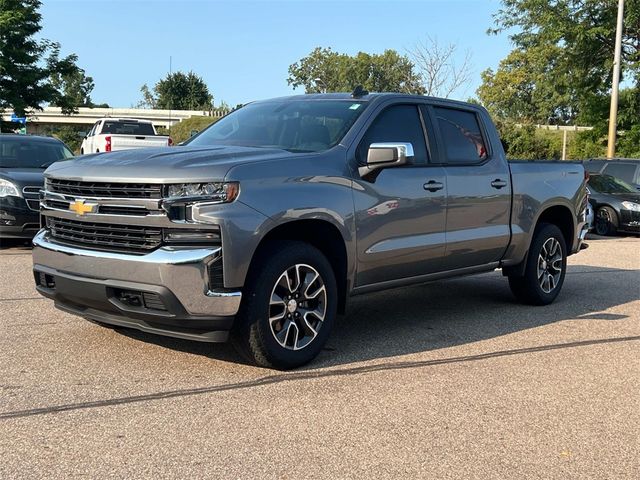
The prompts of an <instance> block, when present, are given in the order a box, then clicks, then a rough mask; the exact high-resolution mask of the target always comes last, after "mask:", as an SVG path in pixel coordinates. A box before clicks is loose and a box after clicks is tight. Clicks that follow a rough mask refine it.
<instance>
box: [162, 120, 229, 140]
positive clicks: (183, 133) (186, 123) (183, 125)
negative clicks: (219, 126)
mask: <svg viewBox="0 0 640 480" xmlns="http://www.w3.org/2000/svg"><path fill="white" fill-rule="evenodd" d="M218 120H220V118H219V117H203V116H199V117H191V118H187V119H185V120H182V121H181V122H180V123H177V124H175V125H174V126H172V127H171V129H170V133H169V135H171V138H172V139H173V143H174V144H178V143H180V142H184V141H185V140H187V139H188V138H190V137H191V132H192V131H196V130H197V131H198V132H200V131H202V130H204V129H205V128H207V127H208V126H209V125H211V124H212V123H215V122H217V121H218Z"/></svg>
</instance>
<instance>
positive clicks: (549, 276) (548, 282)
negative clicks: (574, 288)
mask: <svg viewBox="0 0 640 480" xmlns="http://www.w3.org/2000/svg"><path fill="white" fill-rule="evenodd" d="M562 260H563V256H562V247H561V246H560V242H559V241H558V240H557V239H556V238H553V237H551V238H549V239H547V241H545V242H544V244H543V245H542V249H541V250H540V254H539V255H538V282H539V284H540V288H541V289H542V291H543V292H544V293H551V292H552V291H553V290H554V289H555V288H556V286H557V285H558V282H559V281H560V276H561V275H562Z"/></svg>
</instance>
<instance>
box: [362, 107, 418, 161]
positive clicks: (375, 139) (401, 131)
mask: <svg viewBox="0 0 640 480" xmlns="http://www.w3.org/2000/svg"><path fill="white" fill-rule="evenodd" d="M384 142H393V143H411V145H412V146H413V152H414V159H413V162H412V163H414V164H425V163H427V147H426V142H425V139H424V132H423V130H422V122H421V121H420V114H419V113H418V107H417V106H415V105H394V106H392V107H389V108H387V109H385V110H383V111H382V113H380V114H379V115H378V117H377V118H376V119H375V120H374V121H373V123H372V124H371V126H370V127H369V129H368V130H367V133H366V134H365V136H364V138H363V139H362V141H361V142H360V145H359V147H358V160H359V162H360V163H362V164H364V163H365V162H366V158H367V151H368V150H369V146H370V145H371V144H372V143H384Z"/></svg>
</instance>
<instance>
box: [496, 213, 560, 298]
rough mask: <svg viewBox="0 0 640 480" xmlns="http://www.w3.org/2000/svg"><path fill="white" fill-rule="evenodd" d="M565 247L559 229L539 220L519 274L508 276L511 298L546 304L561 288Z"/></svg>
mask: <svg viewBox="0 0 640 480" xmlns="http://www.w3.org/2000/svg"><path fill="white" fill-rule="evenodd" d="M566 271H567V247H566V243H565V238H564V236H563V235H562V232H561V231H560V229H559V228H558V227H557V226H555V225H551V224H547V223H543V224H540V225H538V227H537V228H536V231H535V234H534V238H533V241H532V242H531V248H530V249H529V255H528V257H527V264H526V267H525V271H524V275H523V276H509V286H510V287H511V291H512V292H513V294H514V295H515V297H516V298H517V299H518V300H519V301H521V302H522V303H526V304H529V305H548V304H550V303H551V302H553V301H554V300H555V299H556V297H557V296H558V294H559V293H560V289H561V288H562V284H563V283H564V277H565V274H566Z"/></svg>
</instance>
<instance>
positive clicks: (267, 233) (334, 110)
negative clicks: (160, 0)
mask: <svg viewBox="0 0 640 480" xmlns="http://www.w3.org/2000/svg"><path fill="white" fill-rule="evenodd" d="M45 177H46V181H45V189H44V191H43V192H42V195H41V212H42V230H40V232H39V233H38V234H37V236H36V237H35V239H34V241H33V243H34V250H33V261H34V277H35V282H36V285H37V289H38V291H39V292H40V293H41V294H42V295H44V296H46V297H49V298H52V299H53V300H54V301H55V305H56V307H58V308H59V309H61V310H64V311H66V312H70V313H73V314H76V315H79V316H81V317H84V318H86V319H88V320H91V321H93V322H96V323H100V324H106V325H110V326H120V327H130V328H135V329H139V330H142V331H145V332H150V333H155V334H161V335H169V336H173V337H179V338H185V339H192V340H197V341H204V342H222V341H226V340H227V339H228V338H231V339H233V340H234V343H235V344H236V345H237V346H238V347H239V349H240V351H241V352H244V353H245V354H246V355H247V356H248V357H249V358H250V359H252V360H253V361H254V362H256V363H257V364H259V365H262V366H266V367H274V368H280V369H286V368H293V367H296V366H299V365H302V364H304V363H306V362H308V361H310V360H311V359H313V358H314V357H315V356H316V355H317V354H318V352H319V351H320V350H321V348H322V346H323V344H324V343H325V342H326V340H327V337H328V336H329V334H330V331H331V328H332V326H333V323H334V320H335V318H336V315H337V314H338V313H339V312H343V311H344V310H345V308H346V304H347V300H348V298H349V297H350V296H352V295H358V294H363V293H367V292H371V291H375V290H380V289H387V288H393V287H399V286H403V285H409V284H414V283H419V282H426V281H431V280H436V279H442V278H447V277H454V276H459V275H467V274H472V273H481V272H488V271H491V270H494V269H498V268H500V269H502V272H503V274H504V275H506V276H507V277H508V279H509V285H510V286H511V289H512V291H513V293H514V295H515V297H516V298H518V299H519V300H521V301H523V302H526V303H529V304H536V305H545V304H549V303H551V302H552V301H553V300H554V299H555V298H556V296H557V295H558V293H559V291H560V289H561V287H562V284H563V281H564V277H565V271H566V262H567V256H568V255H571V254H574V253H576V252H578V251H579V250H580V248H581V243H582V240H583V238H584V234H585V232H586V229H585V208H586V205H587V191H586V189H585V175H584V170H583V167H582V165H580V164H578V163H569V162H523V163H511V162H507V160H506V158H505V153H504V150H503V147H502V144H501V142H500V139H499V137H498V133H497V131H496V129H495V127H494V125H493V123H492V121H491V119H490V117H489V115H488V114H487V112H486V110H484V109H483V108H482V107H479V106H477V105H471V104H466V103H460V102H454V101H448V100H439V99H433V98H427V97H421V96H409V95H401V94H367V93H366V92H364V93H363V94H361V95H358V94H352V95H349V94H322V95H303V96H294V97H288V98H281V99H275V100H266V101H259V102H254V103H251V104H249V105H246V106H244V107H243V108H241V109H239V110H236V111H235V112H233V113H231V114H229V115H228V116H226V117H224V118H223V119H221V120H220V121H218V122H217V123H215V124H214V125H212V126H211V127H209V128H208V129H206V130H204V131H202V132H201V133H199V134H198V135H196V136H194V137H193V138H192V139H190V141H188V142H187V143H186V144H185V145H183V146H179V147H175V148H160V149H148V150H138V151H123V152H114V153H106V154H98V155H87V156H84V157H82V158H79V159H74V160H70V161H65V162H58V163H56V164H54V165H53V166H51V167H50V168H49V169H48V170H47V171H46V173H45Z"/></svg>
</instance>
